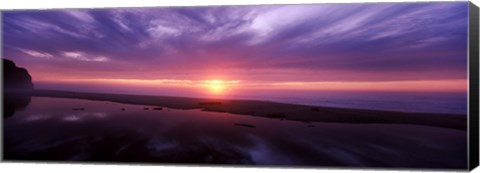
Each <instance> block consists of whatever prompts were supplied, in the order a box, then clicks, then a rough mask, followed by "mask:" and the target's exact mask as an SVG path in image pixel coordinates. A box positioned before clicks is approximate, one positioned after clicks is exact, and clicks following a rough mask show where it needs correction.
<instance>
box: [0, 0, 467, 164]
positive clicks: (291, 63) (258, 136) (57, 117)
mask: <svg viewBox="0 0 480 173" xmlns="http://www.w3.org/2000/svg"><path fill="white" fill-rule="evenodd" d="M467 37H468V3H467V2H432V3H357V4H355V3H353V4H302V5H248V6H197V7H195V6H193V7H155V8H105V9H101V8H99V9H48V10H12V11H3V12H2V39H3V41H2V46H1V48H2V55H1V56H2V66H3V78H2V81H3V118H2V120H3V123H2V128H3V153H4V155H3V158H4V159H5V160H6V161H21V162H24V161H35V162H67V163H115V164H117V163H122V164H125V163H127V164H154V165H156V164H187V165H222V166H238V165H246V166H269V167H271V166H273V167H277V166H278V167H316V168H318V167H342V168H344V167H346V168H410V169H412V168H413V169H415V168H416V169H466V168H467V97H468V77H467V76H468V73H467V69H468V68H467V66H468V61H467V53H468V52H467V46H468V44H467V41H468V38H467Z"/></svg>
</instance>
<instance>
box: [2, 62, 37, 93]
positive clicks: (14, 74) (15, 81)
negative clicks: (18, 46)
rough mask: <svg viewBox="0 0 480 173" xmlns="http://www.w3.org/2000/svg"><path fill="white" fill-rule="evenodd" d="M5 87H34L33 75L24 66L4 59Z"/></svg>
mask: <svg viewBox="0 0 480 173" xmlns="http://www.w3.org/2000/svg"><path fill="white" fill-rule="evenodd" d="M3 74H4V78H3V82H4V84H3V87H4V89H33V83H32V77H31V76H30V74H29V73H28V71H27V70H26V69H24V68H21V67H17V66H16V65H15V63H14V62H13V61H11V60H8V59H3Z"/></svg>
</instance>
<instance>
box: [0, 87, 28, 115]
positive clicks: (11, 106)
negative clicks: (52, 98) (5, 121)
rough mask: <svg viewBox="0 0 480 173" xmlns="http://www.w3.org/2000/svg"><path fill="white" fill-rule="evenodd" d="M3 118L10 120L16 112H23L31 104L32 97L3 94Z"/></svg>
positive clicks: (12, 93)
mask: <svg viewBox="0 0 480 173" xmlns="http://www.w3.org/2000/svg"><path fill="white" fill-rule="evenodd" d="M3 94H4V97H3V103H4V104H3V117H4V118H8V117H11V116H13V114H15V111H17V110H22V109H24V108H25V107H27V105H28V104H29V103H30V100H31V98H32V97H31V96H30V95H29V94H22V93H17V92H3Z"/></svg>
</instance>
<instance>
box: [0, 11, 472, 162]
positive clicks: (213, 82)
mask: <svg viewBox="0 0 480 173" xmlns="http://www.w3.org/2000/svg"><path fill="white" fill-rule="evenodd" d="M422 3H423V2H422ZM432 3H441V2H432ZM387 4H388V3H387ZM392 4H396V3H392ZM399 4H402V3H399ZM311 5H323V4H311ZM337 5H338V6H342V5H343V4H337ZM345 5H348V4H345ZM468 6H469V8H470V11H474V10H473V9H475V7H474V6H473V5H471V4H470V5H468ZM158 8H177V7H158ZM178 8H190V7H178ZM193 8H205V7H193ZM206 8H208V7H206ZM127 9H129V8H127ZM135 9H137V8H135ZM138 9H139V10H141V9H143V8H138ZM145 9H153V8H145ZM66 10H69V9H66ZM79 10H83V9H79ZM91 10H94V11H97V10H98V11H102V10H107V11H108V10H110V9H91ZM28 11H29V10H27V12H28ZM41 11H43V10H41ZM47 11H50V10H47ZM51 11H55V10H51ZM3 13H4V12H2V19H3V20H2V26H3V27H5V24H4V23H3V22H4V20H5V19H4V16H5V15H4V14H3ZM477 13H478V12H477ZM468 14H469V15H472V13H468ZM477 16H478V15H477ZM473 19H474V18H473ZM468 20H470V21H469V22H472V17H471V16H470V17H468ZM473 23H474V20H473ZM477 23H478V20H477ZM469 24H471V23H469ZM468 26H469V27H472V25H468ZM470 29H471V30H475V28H473V29H472V28H470ZM476 30H477V32H478V28H476ZM4 32H5V31H4V30H3V31H2V35H3V34H4ZM469 34H471V32H469ZM470 39H471V40H470V42H469V45H468V46H470V52H469V53H470V56H469V57H470V59H469V61H470V64H468V65H469V67H470V70H471V71H470V73H469V77H470V79H469V81H470V83H469V84H470V92H471V91H472V90H471V89H472V88H475V87H476V88H478V84H477V86H475V84H474V82H472V81H475V72H474V69H475V68H476V69H477V80H478V66H477V67H474V65H472V62H475V53H472V51H473V52H474V50H475V49H474V48H473V49H472V46H474V45H475V44H472V43H474V42H475V41H476V42H477V44H478V39H477V40H474V39H472V37H470ZM5 42H6V40H5V35H3V42H2V45H3V43H5ZM477 47H478V46H477ZM2 49H4V47H3V46H2ZM3 51H5V50H3ZM27 52H28V50H27ZM3 53H4V52H3ZM24 53H25V52H24ZM29 53H30V54H35V55H39V56H48V53H47V54H42V53H45V52H39V51H37V52H29ZM38 53H40V54H38ZM68 53H69V54H68ZM75 53H77V54H75ZM26 54H28V53H26ZM472 55H473V56H472ZM2 56H3V54H2ZM69 56H70V57H71V58H72V57H77V58H82V56H83V55H81V53H80V55H79V53H78V52H67V53H66V54H64V57H69ZM476 57H477V61H478V49H477V56H476ZM90 58H91V57H90ZM95 58H97V59H95ZM97 60H98V61H99V62H101V61H103V58H102V57H93V59H88V60H85V61H97ZM477 64H478V63H477ZM3 65H5V63H4V64H3ZM20 67H21V66H20ZM27 70H28V69H27ZM472 71H473V72H472ZM5 80H6V79H5V78H4V80H3V81H4V82H5ZM88 82H92V81H88ZM117 82H118V81H117ZM128 82H131V81H128ZM144 82H145V81H144ZM176 82H177V81H176ZM202 82H204V83H202V84H204V85H208V86H205V87H206V88H207V89H208V90H209V91H210V92H217V91H218V90H220V89H222V88H224V87H225V86H223V85H228V84H237V82H238V81H235V80H231V81H223V80H217V79H206V80H203V81H202ZM477 83H478V82H477ZM202 84H200V85H202ZM4 86H5V85H4ZM108 89H110V88H108ZM108 89H107V90H108ZM67 90H68V91H72V89H67ZM476 91H477V92H478V89H477V90H476ZM73 92H76V90H75V89H73ZM87 92H91V91H87ZM22 93H28V92H22ZM467 93H468V92H467ZM28 94H33V95H35V96H48V97H52V96H53V97H60V98H68V97H72V95H76V96H75V97H76V98H83V99H90V100H104V101H105V100H106V101H112V102H122V103H133V102H132V101H126V100H124V99H121V98H115V97H114V96H106V95H102V96H98V95H82V94H81V93H80V94H78V93H62V92H55V91H42V92H38V91H32V93H28ZM468 94H469V96H470V97H469V99H470V102H469V103H470V107H469V111H470V116H468V118H469V119H470V120H474V119H475V116H474V115H475V113H474V112H473V111H474V110H475V109H472V106H471V105H475V104H472V102H473V103H474V101H475V93H468ZM4 95H5V90H4ZM142 95H145V94H142ZM157 95H158V94H157ZM472 95H473V97H472ZM476 95H477V96H476V97H477V102H478V93H477V94H476ZM100 97H103V98H100ZM106 97H108V98H106ZM182 97H185V96H182ZM141 99H147V100H148V98H141ZM163 99H167V98H163ZM127 100H129V99H127ZM4 101H5V97H4ZM147 102H149V101H143V103H147ZM4 104H5V102H4ZM134 104H138V103H134ZM196 104H197V106H204V107H202V108H204V109H213V110H214V111H215V108H213V107H215V106H218V105H223V104H225V103H224V102H222V101H220V102H218V101H216V100H215V101H210V100H207V101H205V100H198V101H196ZM242 104H243V103H242ZM476 105H478V104H476ZM69 106H70V107H72V105H69ZM169 107H174V106H162V107H160V108H158V107H148V110H153V109H158V111H164V110H167V109H169ZM142 108H143V107H142ZM174 108H175V107H174ZM177 108H178V107H177ZM179 108H180V109H188V106H187V107H184V106H181V107H179ZM473 108H475V107H474V106H473ZM88 109H89V108H84V107H72V108H71V110H69V111H74V112H75V111H80V112H81V111H85V110H88ZM143 109H147V108H143ZM221 109H222V111H224V110H223V108H221ZM309 109H310V111H314V112H316V111H322V110H321V109H318V108H317V106H313V107H311V108H310V107H309ZM357 109H358V108H357ZM360 109H362V108H360ZM363 109H365V108H363ZM477 109H478V107H477ZM128 110H129V109H128V108H123V107H122V108H119V111H128ZM142 111H143V110H142ZM226 112H229V111H226ZM472 112H473V113H472ZM477 112H478V111H477ZM94 113H95V112H94ZM94 113H91V115H88V116H94V117H96V118H102V117H103V116H105V115H103V114H95V115H94ZM234 113H235V112H234ZM236 113H239V114H242V111H240V112H236ZM472 115H473V116H472ZM65 116H66V117H63V118H64V120H65V121H76V120H77V119H78V117H76V116H73V117H68V115H65ZM268 116H269V118H273V119H280V120H281V121H282V120H291V117H288V116H287V117H285V115H283V114H282V113H269V114H268ZM268 116H267V117H268ZM37 118H40V119H41V118H45V117H34V118H33V119H37ZM57 118H58V117H57ZM4 120H5V119H4ZM377 121H383V120H377ZM477 121H478V113H477ZM4 123H5V121H4ZM377 123H378V122H377ZM422 123H423V122H422ZM422 123H421V124H422ZM437 123H438V122H437ZM2 125H4V126H3V127H4V128H5V124H2ZM231 125H233V126H236V127H238V128H245V129H260V128H261V126H258V125H255V124H251V123H242V122H232V123H231ZM476 125H477V129H478V123H477V124H476ZM453 126H455V125H453ZM306 127H307V128H314V127H317V126H316V125H312V126H310V125H306ZM469 128H470V129H469V130H468V132H469V133H470V134H475V130H474V129H475V121H470V124H469ZM472 129H473V130H472ZM2 130H4V129H2ZM476 133H477V134H478V130H477V131H476ZM477 136H478V135H477ZM4 139H5V131H4ZM472 139H475V137H472V136H470V137H469V142H470V145H469V147H471V148H470V149H471V150H474V147H473V146H475V145H474V144H475V143H474V142H475V141H477V143H478V138H477V140H472ZM2 144H4V143H2ZM472 144H473V145H472ZM3 146H4V148H3V149H5V145H3ZM477 146H478V145H477ZM232 150H234V149H232ZM477 150H478V148H477ZM5 152H8V151H5V150H4V153H5ZM477 153H478V152H477ZM220 154H222V153H220ZM477 155H478V154H477ZM4 159H5V156H4ZM5 160H6V161H9V160H10V159H5ZM13 160H16V159H13ZM19 160H21V161H27V160H23V159H19ZM35 160H36V161H60V160H55V159H54V160H49V159H45V160H44V159H38V160H37V159H35ZM468 160H469V162H470V166H468V167H469V168H472V166H473V165H475V161H474V160H475V159H468ZM477 160H478V156H477ZM93 161H95V160H93ZM97 161H98V162H109V163H110V162H111V161H109V160H97ZM114 162H115V163H117V162H119V163H122V161H120V160H117V161H114ZM127 163H133V162H127ZM135 163H149V164H150V163H158V164H170V163H173V164H175V163H182V162H180V161H179V162H168V161H164V162H162V161H160V162H148V161H146V162H142V161H140V162H135ZM187 163H188V164H195V165H197V164H199V163H196V162H194V163H190V162H187ZM476 163H477V164H478V161H477V162H476ZM200 165H203V164H200ZM221 165H223V164H221ZM227 165H232V164H227ZM233 165H237V164H233ZM250 166H254V165H253V164H252V165H250ZM265 166H285V165H275V164H273V165H269V164H266V165H265ZM286 166H289V167H290V166H293V167H298V166H300V167H302V165H295V164H293V165H292V164H287V165H286ZM310 166H312V165H310ZM315 167H317V166H315ZM318 167H343V166H339V165H335V164H334V166H329V165H328V164H327V165H318ZM345 167H346V168H358V167H361V168H378V167H380V168H384V166H358V165H357V166H354V165H350V166H345ZM473 167H474V166H473ZM387 168H390V167H388V166H387ZM394 168H400V169H410V168H412V169H414V168H420V169H444V168H441V167H440V168H431V167H408V166H407V167H402V166H398V167H394ZM447 169H448V168H447Z"/></svg>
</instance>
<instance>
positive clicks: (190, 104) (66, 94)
mask: <svg viewBox="0 0 480 173" xmlns="http://www.w3.org/2000/svg"><path fill="white" fill-rule="evenodd" d="M22 93H24V94H31V95H32V96H42V97H57V98H77V99H87V100H97V101H111V102H117V103H127V104H136V105H150V106H161V107H167V108H173V109H202V110H204V111H211V112H226V113H232V114H239V115H249V116H258V117H268V118H276V119H284V120H293V121H303V122H337V123H380V124H410V125H425V126H434V127H442V128H451V129H457V130H465V131H466V126H467V123H466V116H465V115H455V114H434V113H411V112H394V111H378V110H364V109H347V108H331V107H319V106H306V105H295V104H285V103H276V102H269V101H256V100H229V99H204V98H187V97H169V96H146V95H124V94H101V93H81V92H70V91H54V90H32V91H30V92H25V91H23V92H22Z"/></svg>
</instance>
